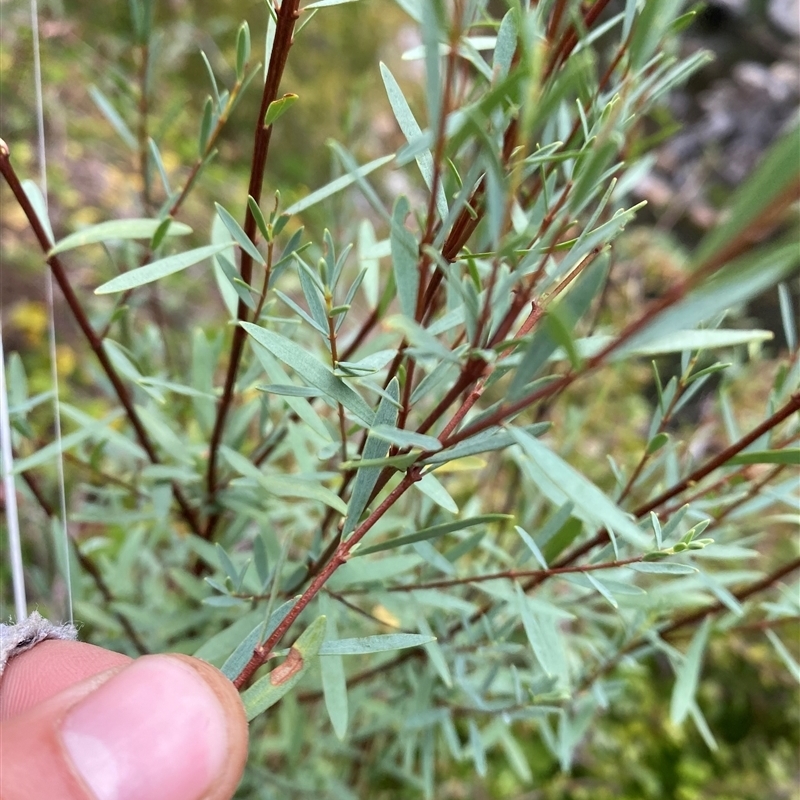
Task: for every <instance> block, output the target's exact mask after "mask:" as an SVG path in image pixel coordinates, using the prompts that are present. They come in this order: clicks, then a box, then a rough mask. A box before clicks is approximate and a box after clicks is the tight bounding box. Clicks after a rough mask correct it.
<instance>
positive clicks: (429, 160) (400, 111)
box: [381, 64, 447, 219]
mask: <svg viewBox="0 0 800 800" xmlns="http://www.w3.org/2000/svg"><path fill="white" fill-rule="evenodd" d="M381 77H382V78H383V85H384V86H385V87H386V94H387V96H388V97H389V104H390V105H391V106H392V111H393V112H394V117H395V119H396V120H397V124H398V125H399V126H400V130H401V131H402V132H403V135H404V136H405V137H406V141H408V142H412V141H413V140H414V139H417V138H418V137H420V136H422V128H420V126H419V123H418V122H417V120H416V118H415V117H414V114H413V112H412V111H411V108H410V106H409V105H408V101H407V100H406V98H405V96H404V95H403V91H402V89H401V88H400V86H399V84H398V83H397V81H396V80H395V78H394V75H392V73H391V72H390V70H389V68H388V67H387V66H386V64H381ZM416 161H417V166H418V167H419V171H420V172H421V173H422V179H423V180H424V181H425V185H426V186H427V187H428V189H429V190H430V189H431V188H432V187H433V156H432V155H431V151H430V150H428V149H426V150H423V151H421V152H420V153H418V154H417V155H416ZM436 210H437V211H438V213H439V216H440V217H441V218H442V219H446V218H447V200H446V198H445V194H444V186H443V185H442V181H441V180H440V181H438V183H437V187H436Z"/></svg>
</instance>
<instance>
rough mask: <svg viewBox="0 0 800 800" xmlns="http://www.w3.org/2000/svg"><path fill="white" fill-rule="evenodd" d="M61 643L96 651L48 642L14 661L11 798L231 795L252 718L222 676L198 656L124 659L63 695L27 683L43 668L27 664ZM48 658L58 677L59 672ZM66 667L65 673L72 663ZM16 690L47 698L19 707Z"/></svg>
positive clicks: (7, 757)
mask: <svg viewBox="0 0 800 800" xmlns="http://www.w3.org/2000/svg"><path fill="white" fill-rule="evenodd" d="M62 645H70V646H71V649H69V650H68V649H67V648H66V647H64V648H62V649H63V650H64V651H66V652H67V653H70V652H75V651H76V649H78V652H80V650H79V648H88V647H91V646H90V645H77V644H76V643H74V642H58V643H56V642H43V643H42V644H41V645H37V646H36V647H35V648H34V649H33V650H32V651H29V653H23V654H22V655H20V656H17V657H16V658H14V659H12V661H11V662H10V664H9V670H8V671H7V673H6V675H5V676H4V677H3V684H2V687H0V694H2V695H4V697H3V700H4V702H3V704H2V705H3V709H2V711H3V720H2V722H0V797H1V798H2V800H41V799H42V798H58V799H59V800H230V798H231V797H232V796H233V793H234V791H235V789H236V785H237V784H238V782H239V779H240V777H241V774H242V771H243V769H244V762H245V758H246V755H247V722H246V720H245V715H244V709H243V707H242V704H241V701H240V700H239V695H238V694H237V693H236V690H235V689H234V688H233V685H232V684H231V682H230V681H229V680H228V679H227V678H225V676H224V675H223V674H222V673H221V672H219V671H218V670H217V669H215V668H214V667H212V666H211V665H209V664H206V663H205V662H203V661H200V660H199V659H195V658H190V657H189V656H182V655H153V656H143V657H141V658H138V659H136V660H135V661H128V662H125V661H123V662H122V664H120V663H119V660H121V659H122V657H119V656H118V657H116V658H117V660H116V661H112V662H111V663H113V664H114V666H111V668H109V669H103V670H102V671H99V672H97V673H96V674H91V675H89V676H88V677H84V675H85V673H84V675H82V676H81V677H82V679H81V680H79V681H78V682H76V683H73V684H72V685H69V686H67V687H66V688H63V687H62V686H59V690H58V691H57V693H55V694H49V693H48V692H47V690H46V689H45V690H42V688H41V687H40V686H37V687H26V686H25V681H26V680H29V681H37V680H38V681H41V677H40V676H41V672H42V670H40V669H30V670H26V669H25V659H30V660H31V663H34V659H35V657H36V655H37V651H39V653H38V657H39V661H40V662H41V661H42V657H43V655H45V653H44V651H45V650H46V649H47V648H48V647H49V648H50V653H56V654H57V653H59V652H61V651H59V650H57V648H58V647H59V646H62ZM93 650H96V651H99V652H100V653H101V654H105V655H107V656H111V655H113V654H109V653H108V652H107V651H100V650H99V648H93ZM49 662H50V663H49V670H50V674H54V673H56V672H58V671H59V670H58V666H57V665H56V666H55V667H54V664H53V659H52V657H50V658H49ZM96 663H97V664H98V665H99V664H103V659H102V658H100V659H99V660H96ZM61 666H62V670H61V674H62V675H63V674H64V672H67V673H68V672H69V671H70V669H71V668H70V666H69V664H64V663H63V661H62V665H61ZM12 669H13V676H12V675H10V674H8V673H9V672H11V671H12ZM101 669H102V667H101ZM73 671H76V672H78V673H80V669H75V668H73ZM28 673H30V674H28ZM12 677H13V685H12V684H7V683H6V681H7V680H8V679H11V678H12ZM62 683H63V680H62ZM7 692H8V694H11V695H13V696H14V697H22V698H24V697H31V696H33V697H36V698H44V699H42V700H41V701H39V702H35V703H33V704H30V703H26V702H24V701H22V702H20V703H19V705H18V707H19V708H22V709H23V710H21V712H20V713H14V709H13V708H9V704H8V702H6V697H7V696H8V694H7ZM12 705H13V704H12Z"/></svg>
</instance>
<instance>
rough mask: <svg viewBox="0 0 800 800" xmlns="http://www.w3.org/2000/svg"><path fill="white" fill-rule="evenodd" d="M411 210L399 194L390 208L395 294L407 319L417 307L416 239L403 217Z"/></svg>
mask: <svg viewBox="0 0 800 800" xmlns="http://www.w3.org/2000/svg"><path fill="white" fill-rule="evenodd" d="M410 211H411V206H410V205H409V202H408V198H407V197H405V196H402V195H401V196H400V197H398V198H397V201H396V202H395V204H394V209H392V231H391V236H390V241H391V245H392V268H393V269H394V280H395V284H396V285H397V296H398V299H399V301H400V309H401V310H402V312H403V314H404V315H405V316H406V317H408V318H409V319H414V312H415V310H416V307H417V290H418V288H419V271H418V269H417V259H418V255H419V253H418V247H417V240H416V239H415V238H414V236H413V234H412V233H411V231H410V230H408V228H406V226H405V219H406V217H407V216H408V214H409V212H410Z"/></svg>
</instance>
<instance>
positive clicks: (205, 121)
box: [197, 97, 214, 158]
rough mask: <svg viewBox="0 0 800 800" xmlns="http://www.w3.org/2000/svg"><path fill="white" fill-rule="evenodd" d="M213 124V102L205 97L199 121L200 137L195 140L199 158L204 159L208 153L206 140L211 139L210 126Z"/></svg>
mask: <svg viewBox="0 0 800 800" xmlns="http://www.w3.org/2000/svg"><path fill="white" fill-rule="evenodd" d="M213 123H214V101H213V100H212V99H211V97H206V102H205V104H204V105H203V117H202V119H201V120H200V136H199V137H198V140H197V152H198V154H199V156H200V158H204V157H205V155H206V153H207V151H208V140H209V139H210V138H211V126H212V125H213Z"/></svg>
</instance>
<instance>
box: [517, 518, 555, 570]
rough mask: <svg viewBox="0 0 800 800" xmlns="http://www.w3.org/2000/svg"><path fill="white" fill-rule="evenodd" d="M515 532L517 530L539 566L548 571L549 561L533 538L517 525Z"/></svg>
mask: <svg viewBox="0 0 800 800" xmlns="http://www.w3.org/2000/svg"><path fill="white" fill-rule="evenodd" d="M514 530H516V532H517V533H518V534H519V536H520V538H521V539H522V541H523V542H525V545H526V547H527V548H528V550H530V551H531V553H532V554H533V557H534V558H535V559H536V561H537V563H538V564H539V566H541V568H542V569H547V568H548V567H547V561H546V559H545V557H544V555H543V554H542V551H541V550H540V549H539V546H538V545H537V544H536V542H534V541H533V538H532V537H531V536H530V534H528V532H527V531H526V530H525V529H524V528H520V526H519V525H515V526H514Z"/></svg>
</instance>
